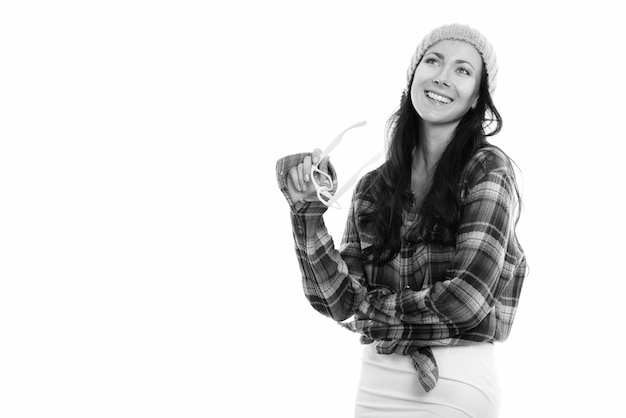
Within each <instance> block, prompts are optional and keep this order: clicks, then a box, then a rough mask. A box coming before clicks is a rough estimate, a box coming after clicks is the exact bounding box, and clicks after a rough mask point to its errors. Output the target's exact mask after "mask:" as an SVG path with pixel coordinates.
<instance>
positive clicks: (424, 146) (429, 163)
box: [413, 121, 456, 173]
mask: <svg viewBox="0 0 626 418" xmlns="http://www.w3.org/2000/svg"><path fill="white" fill-rule="evenodd" d="M455 129H456V124H454V125H431V124H428V123H426V122H423V121H422V123H420V129H419V134H420V141H419V145H418V146H417V147H416V148H415V151H414V154H413V169H414V170H417V171H418V172H422V173H432V170H433V169H434V167H435V166H436V165H437V162H438V161H439V159H440V158H441V155H442V154H443V152H444V151H445V149H446V147H447V146H448V144H449V143H450V141H452V136H453V135H454V130H455Z"/></svg>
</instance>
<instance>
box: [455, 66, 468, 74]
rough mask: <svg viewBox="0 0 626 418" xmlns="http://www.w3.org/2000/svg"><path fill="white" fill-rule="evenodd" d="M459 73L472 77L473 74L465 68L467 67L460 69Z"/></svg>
mask: <svg viewBox="0 0 626 418" xmlns="http://www.w3.org/2000/svg"><path fill="white" fill-rule="evenodd" d="M457 71H458V72H460V73H461V74H465V75H470V74H471V73H470V70H469V69H467V68H465V67H459V68H458V69H457Z"/></svg>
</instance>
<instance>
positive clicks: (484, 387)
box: [277, 24, 526, 418]
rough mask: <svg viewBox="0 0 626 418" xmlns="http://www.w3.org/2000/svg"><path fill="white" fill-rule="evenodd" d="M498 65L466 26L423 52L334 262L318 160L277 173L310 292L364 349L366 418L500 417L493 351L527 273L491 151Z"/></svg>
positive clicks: (500, 161) (432, 36) (509, 194)
mask: <svg viewBox="0 0 626 418" xmlns="http://www.w3.org/2000/svg"><path fill="white" fill-rule="evenodd" d="M496 74H497V63H496V56H495V53H494V51H493V49H492V47H491V45H490V44H489V42H488V41H487V39H486V38H485V37H484V36H483V35H482V34H481V33H479V32H478V31H476V30H475V29H473V28H471V27H469V26H466V25H460V24H452V25H445V26H442V27H440V28H437V29H435V30H433V31H432V32H430V33H429V34H428V35H427V36H426V37H425V38H424V39H423V40H422V42H421V43H420V44H419V45H418V47H417V50H416V52H415V54H414V56H413V59H412V61H411V65H410V67H409V71H408V83H407V87H406V89H405V91H404V93H403V95H402V99H401V102H400V107H399V108H398V110H397V111H396V112H395V113H394V115H393V116H392V117H391V118H390V121H389V123H388V129H389V136H390V143H389V149H388V153H387V158H386V161H385V163H384V164H383V165H382V166H381V167H379V168H377V169H376V170H373V171H372V172H370V173H368V174H366V175H365V176H364V177H363V178H362V179H361V180H360V181H359V183H358V184H357V186H356V188H355V191H354V195H353V198H352V204H351V208H350V213H349V216H348V220H347V225H346V228H345V232H344V238H343V241H342V244H341V247H340V249H339V250H336V249H335V248H334V244H333V241H332V239H331V237H330V236H329V234H328V232H327V230H326V228H325V226H324V223H323V219H322V214H323V213H324V212H325V210H326V206H325V205H324V204H323V202H320V201H319V200H318V198H317V194H316V189H315V187H314V184H313V182H312V181H311V178H310V173H311V166H312V165H314V164H319V167H320V169H321V170H323V171H325V172H328V173H330V175H331V176H333V178H334V171H333V170H332V167H331V166H330V165H329V164H328V161H327V159H324V160H323V161H318V160H319V158H320V151H319V150H315V151H314V152H313V153H312V154H296V155H291V156H288V157H285V158H283V159H281V160H279V162H278V165H277V177H278V181H279V184H280V187H281V190H283V193H284V194H285V196H286V198H287V200H288V202H289V204H290V207H291V217H292V222H293V227H294V238H295V243H296V252H297V256H298V260H299V262H300V267H301V271H302V275H303V285H304V292H305V295H306V296H307V298H308V300H309V301H310V303H311V305H312V306H313V307H314V308H315V309H316V310H318V311H319V312H321V313H322V314H324V315H327V316H329V317H331V318H333V319H334V320H336V321H345V320H347V319H349V318H350V320H349V321H347V322H343V323H342V325H343V326H345V327H346V328H348V329H350V330H352V331H355V332H358V333H360V334H361V335H362V337H361V342H362V343H364V344H366V345H365V350H364V354H363V362H362V369H361V379H360V382H359V388H358V391H357V400H356V416H358V417H385V418H387V417H409V416H410V417H435V416H437V417H441V416H443V417H457V416H459V417H461V416H462V417H467V416H471V417H480V418H488V417H495V416H497V413H498V408H499V399H500V398H499V386H498V380H497V373H496V369H495V364H494V351H493V342H495V341H503V340H505V339H506V338H507V337H508V335H509V332H510V329H511V325H512V322H513V318H514V316H515V311H516V308H517V305H518V300H519V295H520V291H521V287H522V283H523V280H524V277H525V275H526V261H525V257H524V253H523V250H522V248H521V247H520V245H519V243H518V241H517V238H516V236H515V224H516V221H517V218H518V215H519V193H518V189H517V185H516V181H515V176H514V170H513V169H512V165H511V162H510V160H509V158H508V157H507V156H506V154H505V153H504V152H502V151H501V150H500V149H498V148H496V147H494V146H492V145H490V144H489V143H488V142H487V137H488V136H491V135H494V134H496V133H497V132H498V131H499V130H500V127H501V119H500V115H499V113H498V111H497V110H496V107H495V106H494V104H493V102H492V94H493V91H494V89H495V86H496Z"/></svg>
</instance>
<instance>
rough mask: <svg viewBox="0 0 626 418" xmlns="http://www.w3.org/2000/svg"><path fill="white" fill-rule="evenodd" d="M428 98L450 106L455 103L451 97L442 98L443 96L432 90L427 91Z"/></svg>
mask: <svg viewBox="0 0 626 418" xmlns="http://www.w3.org/2000/svg"><path fill="white" fill-rule="evenodd" d="M426 97H428V98H429V99H432V100H434V101H436V102H439V103H442V104H449V103H452V102H453V101H454V100H453V99H451V98H449V97H446V96H442V95H441V94H437V93H434V92H432V91H430V90H426Z"/></svg>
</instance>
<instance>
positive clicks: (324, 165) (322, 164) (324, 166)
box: [319, 156, 330, 173]
mask: <svg viewBox="0 0 626 418" xmlns="http://www.w3.org/2000/svg"><path fill="white" fill-rule="evenodd" d="M328 160H330V156H326V157H324V158H322V161H320V165H319V167H320V170H322V171H323V172H324V173H328Z"/></svg>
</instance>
